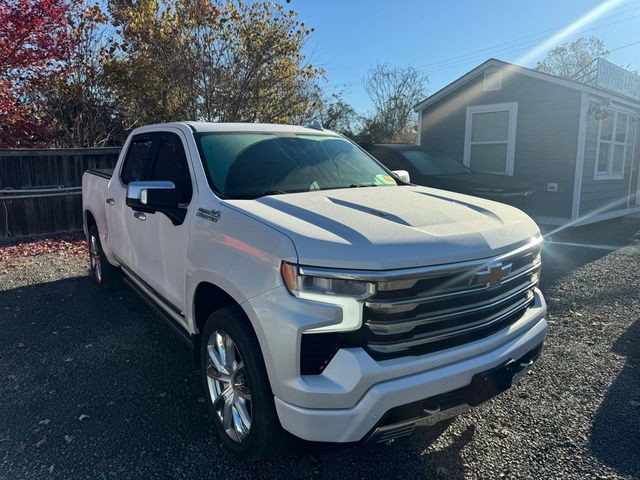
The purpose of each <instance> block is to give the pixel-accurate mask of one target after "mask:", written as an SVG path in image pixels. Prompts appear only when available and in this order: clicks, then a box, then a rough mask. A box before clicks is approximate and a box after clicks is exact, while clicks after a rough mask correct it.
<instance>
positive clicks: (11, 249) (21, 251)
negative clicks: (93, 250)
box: [0, 233, 88, 266]
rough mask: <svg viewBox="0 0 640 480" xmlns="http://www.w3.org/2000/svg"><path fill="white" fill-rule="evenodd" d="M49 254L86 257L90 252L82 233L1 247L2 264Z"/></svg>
mask: <svg viewBox="0 0 640 480" xmlns="http://www.w3.org/2000/svg"><path fill="white" fill-rule="evenodd" d="M47 253H57V254H58V255H61V256H64V257H85V256H87V255H88V250H87V244H86V241H85V239H84V237H83V236H82V234H80V233H76V234H68V235H58V236H55V237H50V238H40V239H31V240H29V239H26V240H24V241H22V242H20V243H15V244H10V245H0V262H3V261H9V260H14V259H16V258H25V257H35V256H37V255H44V254H47ZM9 266H11V265H9Z"/></svg>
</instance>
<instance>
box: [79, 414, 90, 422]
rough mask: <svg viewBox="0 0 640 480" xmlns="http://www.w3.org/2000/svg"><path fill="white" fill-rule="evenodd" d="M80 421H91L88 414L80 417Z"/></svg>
mask: <svg viewBox="0 0 640 480" xmlns="http://www.w3.org/2000/svg"><path fill="white" fill-rule="evenodd" d="M78 420H80V421H83V420H89V415H87V414H86V413H83V414H81V415H80V416H79V417H78Z"/></svg>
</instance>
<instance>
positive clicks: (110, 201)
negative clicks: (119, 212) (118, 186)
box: [106, 198, 116, 205]
mask: <svg viewBox="0 0 640 480" xmlns="http://www.w3.org/2000/svg"><path fill="white" fill-rule="evenodd" d="M106 202H107V205H115V204H116V201H115V200H114V199H113V198H107V200H106Z"/></svg>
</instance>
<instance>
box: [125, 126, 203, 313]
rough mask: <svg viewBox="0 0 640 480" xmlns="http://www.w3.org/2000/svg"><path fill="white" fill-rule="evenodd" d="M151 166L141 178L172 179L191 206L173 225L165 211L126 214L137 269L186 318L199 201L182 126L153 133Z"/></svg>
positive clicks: (180, 196) (185, 204)
mask: <svg viewBox="0 0 640 480" xmlns="http://www.w3.org/2000/svg"><path fill="white" fill-rule="evenodd" d="M154 136H155V138H154V147H153V151H152V155H151V161H150V165H149V167H148V168H147V169H146V170H145V173H144V175H143V177H144V178H142V180H145V181H146V180H159V181H170V182H173V184H174V185H175V186H176V191H177V194H178V200H179V203H180V206H182V207H185V208H187V209H188V213H187V215H186V217H185V220H184V222H183V223H181V224H179V225H174V224H173V223H172V221H171V220H170V219H169V218H168V217H167V216H166V215H165V214H163V213H160V212H156V213H144V214H143V215H139V214H138V215H136V216H134V215H132V214H134V212H133V211H132V209H131V208H129V210H130V214H129V215H128V216H126V217H127V218H129V220H128V221H127V225H126V226H127V229H129V238H130V239H131V242H132V249H131V250H132V256H133V258H132V268H133V269H134V273H135V274H136V275H137V276H138V277H139V280H142V281H143V282H144V283H145V284H146V285H147V286H148V287H150V288H151V289H152V291H153V292H154V293H156V294H157V295H159V296H160V298H161V299H162V300H164V301H165V306H168V307H170V310H172V311H173V313H175V314H177V315H179V316H180V317H181V318H180V319H181V321H184V317H183V312H184V311H185V308H186V305H185V284H186V262H187V249H188V246H189V221H190V219H191V217H192V213H193V212H192V211H193V206H194V205H195V204H196V201H195V192H194V189H193V181H192V172H191V170H190V167H189V164H190V163H189V161H188V159H187V156H186V151H187V149H186V139H185V138H184V136H183V134H182V133H181V132H180V131H179V130H175V131H165V132H159V133H155V134H154Z"/></svg>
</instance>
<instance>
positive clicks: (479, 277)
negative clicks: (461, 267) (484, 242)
mask: <svg viewBox="0 0 640 480" xmlns="http://www.w3.org/2000/svg"><path fill="white" fill-rule="evenodd" d="M512 265H513V264H511V263H500V262H498V263H492V264H491V265H487V266H486V267H485V268H484V269H483V270H479V271H477V272H475V273H474V274H473V276H472V277H471V281H470V282H469V285H485V286H487V287H497V286H498V285H500V284H502V279H503V278H504V277H506V276H507V275H509V274H510V273H511V267H512Z"/></svg>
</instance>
